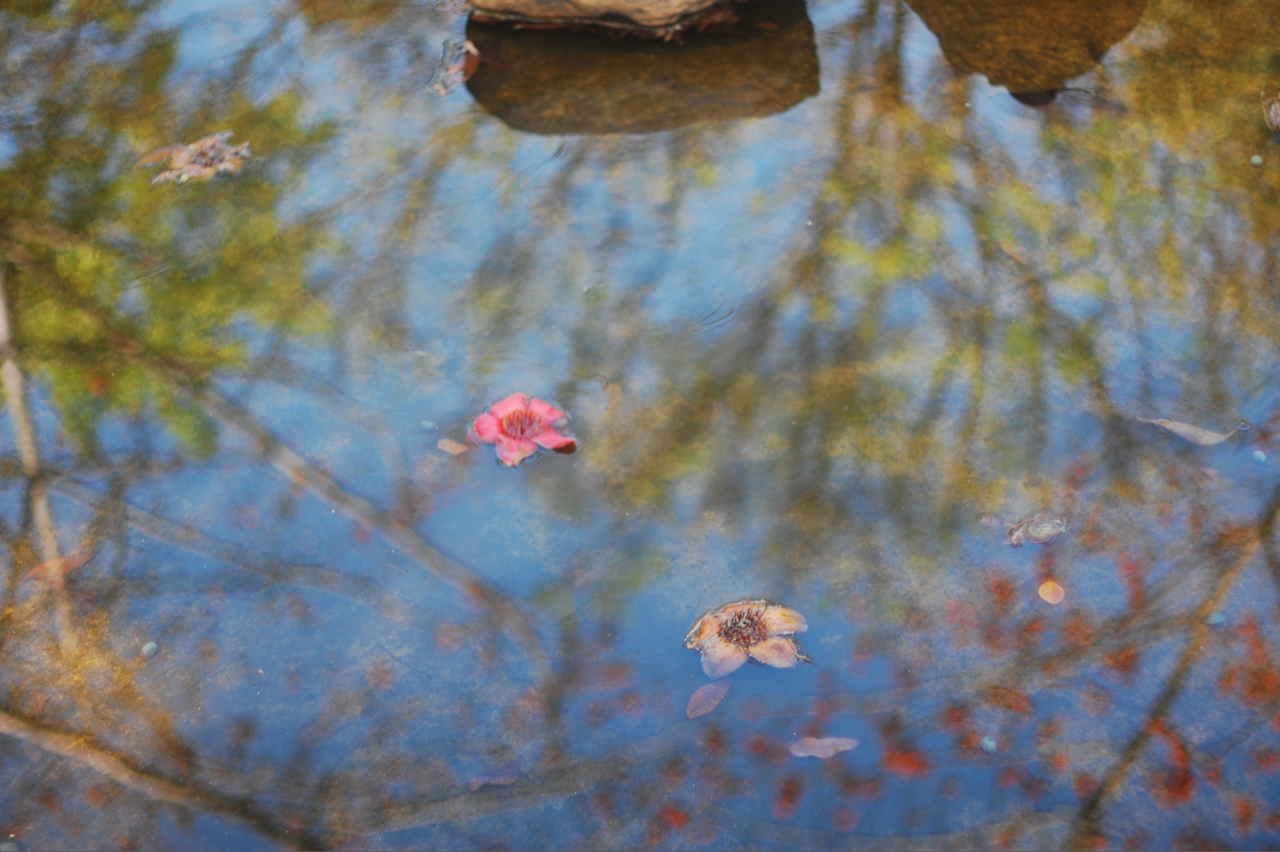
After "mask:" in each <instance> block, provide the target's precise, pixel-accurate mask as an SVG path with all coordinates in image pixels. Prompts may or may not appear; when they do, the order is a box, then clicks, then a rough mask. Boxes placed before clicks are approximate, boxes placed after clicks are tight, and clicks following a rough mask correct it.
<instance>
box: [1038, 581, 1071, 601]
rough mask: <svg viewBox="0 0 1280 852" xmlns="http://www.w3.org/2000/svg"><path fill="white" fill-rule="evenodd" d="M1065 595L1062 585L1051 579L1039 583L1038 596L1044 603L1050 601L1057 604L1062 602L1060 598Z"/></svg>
mask: <svg viewBox="0 0 1280 852" xmlns="http://www.w3.org/2000/svg"><path fill="white" fill-rule="evenodd" d="M1066 596H1067V593H1066V592H1065V591H1064V590H1063V588H1062V586H1059V585H1058V584H1057V583H1055V582H1054V581H1053V580H1045V581H1044V582H1043V583H1041V584H1040V598H1041V600H1043V601H1045V602H1046V603H1051V604H1053V605H1054V606H1057V605H1058V604H1060V603H1062V599H1063V598H1065V597H1066Z"/></svg>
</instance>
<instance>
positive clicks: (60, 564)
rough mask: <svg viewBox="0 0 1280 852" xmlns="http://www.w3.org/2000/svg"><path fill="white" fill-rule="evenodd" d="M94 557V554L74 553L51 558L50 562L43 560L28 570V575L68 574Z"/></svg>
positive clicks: (49, 575)
mask: <svg viewBox="0 0 1280 852" xmlns="http://www.w3.org/2000/svg"><path fill="white" fill-rule="evenodd" d="M93 557H94V554H92V553H89V554H72V555H71V556H63V557H61V558H59V559H50V560H49V561H48V562H41V563H40V564H39V565H37V566H36V567H34V568H32V569H31V570H30V571H28V572H27V576H28V577H51V576H53V575H54V574H61V575H62V576H64V577H65V576H66V575H67V574H69V573H71V572H72V571H74V570H76V569H77V568H80V567H82V566H83V565H84V564H85V563H86V562H88V561H89V560H90V559H92V558H93Z"/></svg>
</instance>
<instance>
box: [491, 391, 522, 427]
mask: <svg viewBox="0 0 1280 852" xmlns="http://www.w3.org/2000/svg"><path fill="white" fill-rule="evenodd" d="M528 407H529V406H528V404H527V403H526V402H525V400H524V394H522V393H513V394H511V396H509V397H507V398H506V399H504V400H502V401H501V402H495V403H494V404H493V405H491V406H489V413H490V414H492V415H493V416H494V417H496V418H498V419H499V420H501V419H502V418H504V417H506V416H507V415H508V414H510V413H511V412H513V411H520V410H522V409H525V408H528Z"/></svg>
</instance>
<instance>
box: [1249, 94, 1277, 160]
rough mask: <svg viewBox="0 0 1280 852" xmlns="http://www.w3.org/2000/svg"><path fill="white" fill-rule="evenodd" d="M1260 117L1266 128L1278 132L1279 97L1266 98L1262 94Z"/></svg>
mask: <svg viewBox="0 0 1280 852" xmlns="http://www.w3.org/2000/svg"><path fill="white" fill-rule="evenodd" d="M1262 117H1263V118H1264V119H1265V120H1266V122H1267V127H1270V128H1271V129H1272V130H1280V95H1272V96H1271V97H1267V95H1266V93H1265V92H1264V93H1263V95H1262ZM1255 156H1256V155H1255Z"/></svg>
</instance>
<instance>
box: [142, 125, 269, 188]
mask: <svg viewBox="0 0 1280 852" xmlns="http://www.w3.org/2000/svg"><path fill="white" fill-rule="evenodd" d="M234 132H235V131H232V130H224V131H222V132H221V133H214V134H213V135H211V136H206V137H204V138H203V139H197V140H196V141H195V142H192V143H191V144H190V145H166V146H165V147H163V148H157V149H156V150H154V151H152V152H151V153H149V154H144V155H143V156H142V157H141V158H140V159H139V160H138V168H150V167H151V166H154V165H158V164H159V163H163V162H165V161H166V160H167V161H168V165H169V168H168V169H167V170H165V171H163V172H161V173H160V174H158V175H156V176H155V177H153V178H152V179H151V182H152V183H176V184H178V185H179V186H181V185H182V184H185V183H190V182H191V181H196V182H197V183H199V182H201V181H207V180H210V179H212V178H213V177H214V176H215V175H233V174H235V173H236V172H238V171H240V168H241V166H243V165H244V161H245V160H247V159H250V158H251V157H252V156H253V155H252V154H250V153H249V143H248V142H244V143H241V144H240V145H228V144H227V140H228V139H230V138H231V137H232V135H233V134H234Z"/></svg>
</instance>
